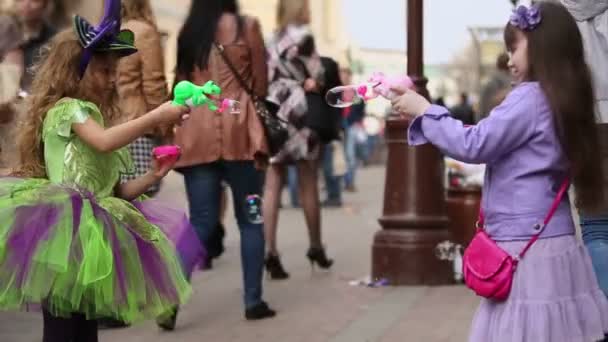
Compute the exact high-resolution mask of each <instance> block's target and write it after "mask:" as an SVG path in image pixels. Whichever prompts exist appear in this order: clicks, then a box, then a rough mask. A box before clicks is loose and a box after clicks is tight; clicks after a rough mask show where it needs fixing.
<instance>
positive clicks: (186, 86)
mask: <svg viewBox="0 0 608 342" xmlns="http://www.w3.org/2000/svg"><path fill="white" fill-rule="evenodd" d="M221 93H222V89H221V88H220V87H219V86H218V85H217V84H215V82H213V81H208V82H207V83H205V85H203V86H198V85H196V84H194V83H192V82H190V81H181V82H179V83H178V84H177V85H175V89H174V90H173V104H175V105H178V106H189V107H193V106H205V105H207V106H208V107H209V110H211V111H214V112H215V111H217V110H218V106H217V103H216V101H215V100H214V99H213V97H215V96H218V95H220V94H221Z"/></svg>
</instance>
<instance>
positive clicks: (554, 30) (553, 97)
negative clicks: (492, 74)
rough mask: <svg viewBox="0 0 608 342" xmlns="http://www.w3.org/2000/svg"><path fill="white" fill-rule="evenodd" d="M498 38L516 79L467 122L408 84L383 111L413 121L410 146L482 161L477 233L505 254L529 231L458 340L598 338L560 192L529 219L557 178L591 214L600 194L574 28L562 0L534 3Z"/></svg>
mask: <svg viewBox="0 0 608 342" xmlns="http://www.w3.org/2000/svg"><path fill="white" fill-rule="evenodd" d="M505 42H506V45H507V49H508V51H509V53H510V61H509V67H510V69H511V73H512V74H513V77H514V78H515V80H516V81H517V85H516V87H515V88H514V89H513V90H512V92H511V93H510V94H509V95H508V96H507V98H506V99H505V100H504V102H503V103H502V104H501V105H499V106H498V107H496V108H495V109H494V110H493V111H492V112H491V113H490V115H489V117H488V118H486V119H484V120H482V121H480V122H479V124H478V125H476V126H471V127H465V126H463V124H462V123H461V122H460V121H457V120H455V119H452V118H451V117H450V115H449V112H448V110H447V109H445V108H444V107H440V106H436V105H431V104H429V102H428V101H427V100H426V99H424V98H423V97H421V96H420V95H418V94H416V93H414V92H412V91H405V92H403V91H401V92H402V93H403V94H402V95H401V96H400V97H398V98H395V99H394V100H393V108H394V109H395V110H396V111H398V112H400V113H404V115H406V114H407V115H408V116H411V117H412V120H411V124H410V128H409V132H408V141H409V144H410V145H414V146H415V145H421V144H426V143H431V144H433V145H435V146H437V147H438V148H439V149H440V150H441V151H442V152H443V153H444V154H446V155H448V156H450V157H452V158H455V159H458V160H461V161H464V162H467V163H480V164H481V163H484V164H487V169H486V175H485V182H484V188H483V200H482V208H483V211H484V216H485V230H486V232H487V233H488V234H489V235H490V236H491V237H492V239H493V240H494V241H496V242H497V243H498V245H499V247H500V248H502V249H503V250H505V251H506V252H508V253H509V254H512V255H514V256H515V255H516V254H517V253H519V252H520V251H521V250H522V249H523V247H524V246H525V245H526V244H527V243H528V241H529V240H530V239H531V237H532V236H533V235H535V234H536V233H538V232H540V239H539V240H538V241H537V242H536V243H534V245H532V247H531V248H530V250H529V251H528V252H527V254H526V255H525V256H524V257H523V259H522V260H521V261H520V262H519V265H518V267H517V270H516V271H515V275H514V280H513V287H512V289H511V292H510V295H509V298H508V299H507V300H506V301H501V302H497V301H494V300H490V299H485V298H484V299H482V302H481V305H480V307H479V309H478V311H477V313H476V315H475V318H474V320H473V324H472V329H471V335H470V339H469V341H471V342H490V341H491V342H501V341H505V342H506V341H508V342H528V341H534V342H574V341H578V342H594V341H599V340H601V339H602V338H604V333H606V332H608V301H607V300H606V297H605V296H604V294H603V293H602V291H601V290H600V288H599V286H598V283H597V280H596V277H595V275H594V273H593V268H592V266H591V262H590V258H589V255H588V253H587V250H586V249H585V247H584V246H583V245H582V243H581V242H580V241H578V240H577V238H576V237H575V226H574V223H573V220H572V216H571V208H570V201H569V199H568V196H567V195H566V196H564V197H563V198H562V200H561V202H559V205H558V206H557V210H556V212H555V214H554V216H553V217H552V218H551V220H550V221H549V223H548V224H547V225H546V226H544V228H543V225H539V223H542V221H543V218H545V216H546V215H547V212H548V211H549V208H550V207H551V203H552V201H553V200H554V198H556V194H557V192H558V189H559V188H560V185H561V184H564V182H567V181H568V180H570V181H571V183H572V184H573V185H574V187H575V189H576V205H577V206H578V207H579V208H583V209H585V210H586V211H593V210H594V209H597V208H596V207H597V206H598V205H599V204H600V203H601V199H602V197H603V194H602V191H601V189H602V173H601V171H602V170H601V166H600V164H599V163H598V162H597V158H598V156H597V151H598V138H597V132H596V126H595V120H594V95H593V89H592V85H591V76H590V72H589V69H588V67H587V65H586V63H585V57H584V53H583V45H582V41H581V35H580V32H579V30H578V28H577V26H576V23H575V21H574V19H573V18H572V16H571V15H570V14H569V13H568V11H567V10H566V9H565V8H564V7H563V6H562V5H559V4H557V3H551V2H539V3H537V4H536V5H533V6H531V7H529V8H526V7H523V6H521V7H519V8H518V9H517V10H515V11H514V13H513V15H512V16H511V19H510V21H509V23H508V24H507V27H506V29H505Z"/></svg>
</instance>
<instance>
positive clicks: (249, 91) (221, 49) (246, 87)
mask: <svg viewBox="0 0 608 342" xmlns="http://www.w3.org/2000/svg"><path fill="white" fill-rule="evenodd" d="M213 45H214V46H215V48H216V49H217V50H218V51H219V52H220V56H222V59H223V60H224V62H225V63H226V65H227V66H228V69H230V72H232V74H233V75H234V77H235V78H236V80H237V81H238V82H239V84H240V85H241V88H243V89H244V90H245V92H247V95H249V97H251V98H252V99H253V100H255V101H257V100H258V97H257V95H255V94H254V93H253V89H252V88H251V87H249V85H248V84H247V82H245V80H244V79H243V78H242V77H241V75H240V74H239V72H238V71H237V70H236V68H235V67H234V64H232V62H231V61H230V58H228V56H227V55H226V52H225V51H224V46H223V45H220V44H218V43H213Z"/></svg>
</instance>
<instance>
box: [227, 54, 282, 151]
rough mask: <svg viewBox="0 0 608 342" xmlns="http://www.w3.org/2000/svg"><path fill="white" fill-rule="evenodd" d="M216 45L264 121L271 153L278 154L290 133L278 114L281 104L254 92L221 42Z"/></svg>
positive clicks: (263, 124)
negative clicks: (227, 54)
mask: <svg viewBox="0 0 608 342" xmlns="http://www.w3.org/2000/svg"><path fill="white" fill-rule="evenodd" d="M215 47H216V48H217V49H218V51H219V52H220V55H221V56H222V58H223V59H224V62H226V65H227V66H228V68H229V69H230V71H231V72H232V74H233V75H234V77H235V78H236V79H237V81H238V82H239V84H240V85H241V87H242V88H243V89H244V90H245V91H246V92H247V94H248V95H249V97H250V98H251V101H253V105H254V107H255V112H256V114H257V115H258V117H259V118H260V121H261V122H262V126H263V127H264V135H265V136H266V142H267V143H268V149H269V150H270V155H275V154H277V153H278V152H279V151H280V150H281V148H282V147H283V145H285V143H286V142H287V139H289V134H288V131H287V121H285V120H282V119H281V118H279V117H278V116H277V112H278V111H279V106H278V105H277V104H275V103H272V102H269V101H266V100H262V99H260V98H259V97H258V96H257V95H256V94H255V93H254V92H253V89H252V88H251V87H249V86H248V85H247V83H246V82H245V80H243V78H242V77H241V75H239V73H238V72H237V71H236V68H235V67H234V65H233V64H232V63H231V62H230V59H229V58H228V56H226V54H225V53H224V47H223V46H222V45H219V44H215Z"/></svg>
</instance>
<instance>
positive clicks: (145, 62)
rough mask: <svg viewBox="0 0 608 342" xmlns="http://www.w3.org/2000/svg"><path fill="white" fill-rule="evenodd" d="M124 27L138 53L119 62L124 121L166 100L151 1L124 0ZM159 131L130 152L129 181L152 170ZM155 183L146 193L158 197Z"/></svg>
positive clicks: (148, 136)
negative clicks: (131, 168) (132, 169)
mask: <svg viewBox="0 0 608 342" xmlns="http://www.w3.org/2000/svg"><path fill="white" fill-rule="evenodd" d="M122 22H123V28H124V29H129V30H131V31H133V32H134V33H135V37H136V39H135V47H137V50H138V52H137V53H135V54H133V55H130V56H128V57H125V58H123V59H121V60H120V62H119V64H118V69H117V72H118V75H117V81H116V86H117V90H118V95H119V98H120V109H121V111H122V113H123V114H124V115H123V117H122V120H124V121H128V120H132V119H135V118H137V117H139V116H141V115H143V114H145V113H147V112H149V111H150V110H152V109H154V108H156V107H158V106H160V105H161V104H162V103H163V102H165V101H167V97H168V89H167V82H166V78H165V68H164V62H163V57H164V56H163V50H162V47H161V36H160V33H159V32H158V28H157V27H156V21H155V20H154V14H153V13H152V8H151V6H150V1H149V0H122ZM159 139H160V131H159V130H156V131H154V132H149V133H148V134H147V135H145V136H143V137H140V138H138V139H137V140H135V141H134V142H133V143H132V144H131V145H129V150H130V151H131V155H132V156H133V162H134V163H135V168H136V174H134V175H128V176H124V177H123V178H124V179H123V180H129V179H132V178H136V177H139V176H140V175H143V174H145V173H146V172H148V171H149V170H150V169H151V168H152V149H153V148H154V147H155V146H156V145H158V141H159ZM158 190H159V185H158V184H156V185H154V186H153V187H151V188H150V189H148V192H147V194H148V195H150V196H152V195H155V194H156V193H157V192H158Z"/></svg>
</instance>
